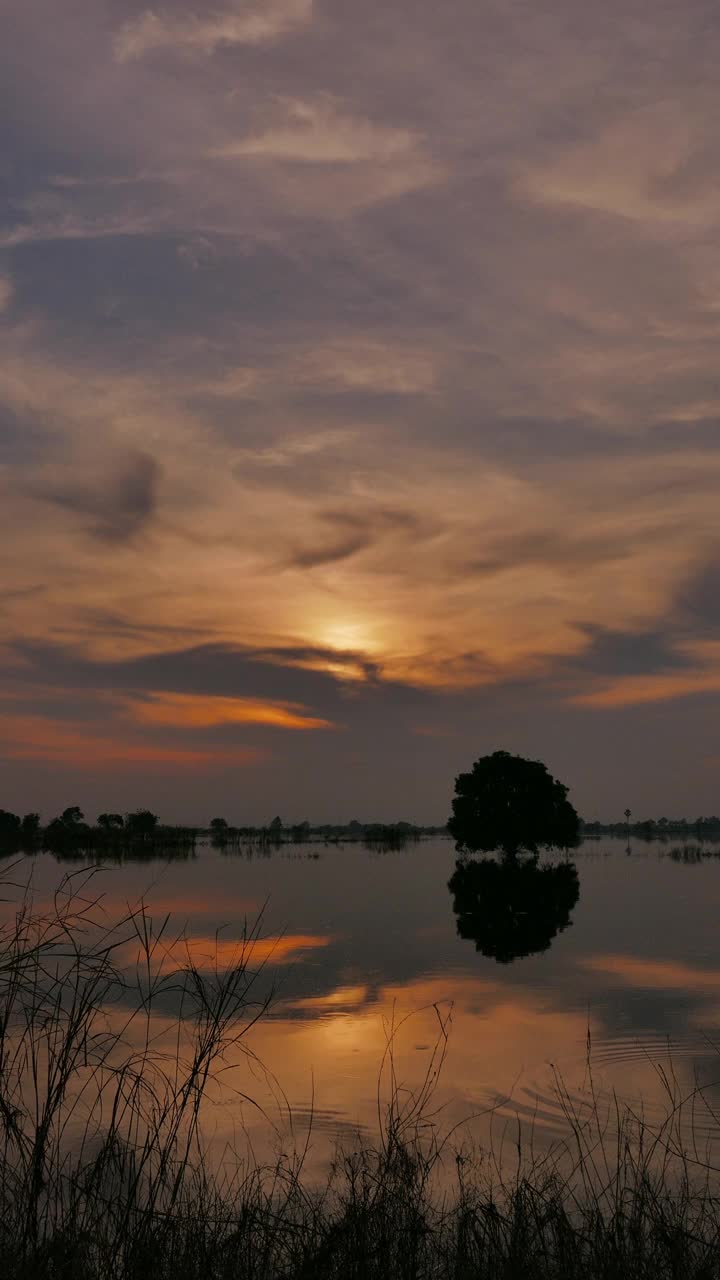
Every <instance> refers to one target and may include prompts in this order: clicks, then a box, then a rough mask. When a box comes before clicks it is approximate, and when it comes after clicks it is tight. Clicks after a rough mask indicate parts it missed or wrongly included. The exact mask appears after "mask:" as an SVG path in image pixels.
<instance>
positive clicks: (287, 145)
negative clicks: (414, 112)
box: [211, 99, 417, 165]
mask: <svg viewBox="0 0 720 1280" xmlns="http://www.w3.org/2000/svg"><path fill="white" fill-rule="evenodd" d="M276 114H278V113H277V109H276ZM416 145H417V143H416V138H415V135H414V134H413V133H412V132H411V131H410V130H408V129H396V128H392V127H389V126H388V125H383V124H375V123H373V122H372V121H370V120H363V119H357V118H353V117H351V116H348V115H344V114H343V112H342V110H341V109H340V108H339V107H338V105H337V104H336V103H334V102H332V101H330V100H327V99H326V100H320V101H317V102H312V101H307V102H303V101H295V102H293V101H290V102H286V103H284V104H283V108H282V113H281V115H280V118H279V120H277V121H276V122H275V123H274V124H272V125H271V126H270V127H269V128H267V129H265V130H263V131H262V132H260V133H256V134H250V135H248V136H246V137H244V138H238V139H236V140H232V141H229V142H225V143H223V144H222V145H221V146H219V147H215V148H214V149H213V150H212V152H211V155H213V156H215V157H218V158H223V159H232V158H234V157H256V158H258V159H267V160H290V161H295V162H296V163H301V164H320V165H334V164H341V165H342V164H357V163H359V162H362V161H368V160H395V159H396V158H397V157H398V156H403V155H406V154H407V153H408V152H409V151H411V150H413V149H414V148H415V146H416Z"/></svg>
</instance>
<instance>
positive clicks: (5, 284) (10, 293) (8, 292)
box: [0, 275, 15, 313]
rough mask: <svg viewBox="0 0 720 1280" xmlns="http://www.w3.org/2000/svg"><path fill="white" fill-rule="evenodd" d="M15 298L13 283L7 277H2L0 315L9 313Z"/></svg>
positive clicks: (0, 277)
mask: <svg viewBox="0 0 720 1280" xmlns="http://www.w3.org/2000/svg"><path fill="white" fill-rule="evenodd" d="M14 296H15V289H14V287H13V283H12V281H11V280H9V279H8V277H7V276H2V275H0V313H2V312H3V311H8V310H9V308H10V305H11V303H12V300H13V297H14Z"/></svg>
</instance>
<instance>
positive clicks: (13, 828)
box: [0, 809, 20, 844]
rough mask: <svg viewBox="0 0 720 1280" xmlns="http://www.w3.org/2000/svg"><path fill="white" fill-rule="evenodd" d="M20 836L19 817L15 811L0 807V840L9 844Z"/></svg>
mask: <svg viewBox="0 0 720 1280" xmlns="http://www.w3.org/2000/svg"><path fill="white" fill-rule="evenodd" d="M19 836H20V819H19V817H18V815H17V814H16V813H10V812H9V811H8V810H7V809H0V842H3V843H4V844H10V843H12V842H13V841H14V840H17V839H18V838H19Z"/></svg>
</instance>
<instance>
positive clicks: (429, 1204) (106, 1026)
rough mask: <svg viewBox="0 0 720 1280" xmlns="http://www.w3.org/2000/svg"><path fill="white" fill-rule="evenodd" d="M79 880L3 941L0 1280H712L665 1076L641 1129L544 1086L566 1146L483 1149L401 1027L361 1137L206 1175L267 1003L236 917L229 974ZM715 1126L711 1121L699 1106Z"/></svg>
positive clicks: (714, 1244)
mask: <svg viewBox="0 0 720 1280" xmlns="http://www.w3.org/2000/svg"><path fill="white" fill-rule="evenodd" d="M94 884H95V881H94V879H93V877H92V876H88V875H87V873H84V874H83V875H76V876H71V877H69V878H67V879H66V880H65V881H64V882H63V884H62V885H61V887H60V889H59V890H58V893H57V894H56V895H55V898H54V900H53V901H52V902H51V903H49V904H44V905H43V906H41V907H40V908H34V907H33V906H32V903H31V902H30V901H29V900H28V899H27V898H26V899H25V900H24V901H21V903H20V905H19V907H18V908H17V909H16V910H15V911H13V913H12V915H11V916H10V917H9V918H8V922H7V924H6V925H5V927H4V929H3V931H2V936H1V937H0V1276H3V1277H8V1280H11V1278H13V1277H23V1278H27V1280H30V1278H31V1277H32V1278H33V1280H35V1278H37V1280H45V1278H46V1277H47V1280H50V1277H53V1278H57V1280H60V1278H62V1280H145V1277H157V1280H166V1278H167V1280H231V1278H232V1280H235V1278H238V1280H240V1278H242V1280H389V1278H395V1277H397V1278H398V1280H426V1278H427V1280H430V1278H431V1277H433V1278H435V1277H437V1278H438V1280H441V1278H442V1280H471V1278H472V1280H510V1278H511V1277H512V1278H514V1277H523V1278H527V1280H545V1278H547V1280H551V1278H552V1280H560V1278H563V1280H575V1278H576V1277H577V1278H580V1277H582V1278H583V1280H595V1278H596V1277H597V1278H598V1280H600V1278H602V1280H611V1278H615V1277H618V1280H619V1278H620V1277H622V1278H623V1280H624V1278H625V1277H627V1278H628V1280H636V1278H637V1280H639V1278H641V1277H642V1278H643V1280H644V1278H645V1277H647V1278H648V1280H650V1278H651V1277H652V1280H665V1278H666V1277H667V1280H686V1278H687V1280H711V1278H714V1277H716V1276H720V1205H719V1201H718V1195H717V1185H716V1176H717V1170H716V1169H715V1168H714V1167H713V1164H712V1161H711V1159H710V1158H709V1155H708V1152H707V1151H705V1150H704V1149H703V1148H701V1146H700V1143H699V1140H698V1141H697V1142H695V1141H693V1140H692V1137H691V1141H690V1143H689V1146H688V1144H687V1143H686V1142H685V1141H684V1140H683V1135H684V1134H686V1133H687V1132H688V1131H689V1132H690V1133H691V1135H692V1132H693V1130H692V1126H690V1129H689V1130H688V1127H687V1125H686V1123H685V1115H684V1112H685V1110H686V1109H687V1108H690V1111H691V1115H694V1114H695V1113H696V1111H697V1109H698V1108H701V1107H704V1106H709V1102H708V1099H707V1096H706V1095H704V1094H702V1092H700V1091H697V1090H692V1091H691V1092H690V1094H689V1096H687V1097H685V1096H684V1095H683V1094H682V1091H681V1089H680V1086H679V1083H678V1081H677V1080H675V1079H673V1077H672V1076H671V1075H669V1074H666V1075H665V1076H664V1081H665V1086H666V1090H667V1100H668V1106H667V1115H666V1119H665V1121H664V1123H662V1124H660V1125H656V1126H650V1125H649V1124H648V1123H646V1122H645V1121H644V1119H643V1117H642V1115H635V1114H633V1113H632V1111H630V1110H629V1109H628V1108H623V1107H622V1106H621V1105H620V1104H619V1103H616V1102H615V1101H614V1100H613V1101H611V1103H610V1104H607V1105H605V1106H603V1105H602V1103H601V1101H600V1097H599V1095H598V1093H597V1092H596V1091H595V1090H594V1088H593V1087H592V1079H591V1082H590V1088H589V1090H588V1093H587V1101H586V1102H585V1103H584V1104H583V1105H582V1106H581V1107H580V1106H578V1104H577V1103H576V1102H575V1101H574V1099H573V1098H572V1097H571V1095H570V1094H569V1093H568V1091H566V1090H565V1089H564V1087H563V1085H562V1082H561V1081H558V1082H557V1091H558V1096H559V1099H560V1101H561V1103H562V1105H563V1106H564V1108H565V1113H566V1120H567V1132H568V1138H567V1139H566V1140H565V1141H564V1142H563V1143H560V1144H557V1145H556V1146H555V1147H554V1148H553V1149H552V1150H550V1151H547V1150H534V1149H533V1145H532V1142H531V1141H530V1144H529V1146H524V1145H523V1140H522V1137H521V1136H518V1137H517V1140H516V1141H514V1144H513V1145H511V1144H509V1143H508V1141H507V1140H506V1141H504V1142H503V1141H499V1142H498V1143H497V1144H496V1145H493V1144H492V1143H491V1144H490V1146H489V1147H487V1148H486V1149H483V1150H474V1149H472V1148H470V1147H468V1146H465V1147H463V1146H462V1145H459V1143H460V1138H461V1131H460V1130H455V1131H454V1132H449V1133H448V1132H446V1133H444V1134H443V1133H442V1128H441V1125H442V1117H441V1116H440V1115H439V1114H438V1113H437V1111H436V1109H435V1102H434V1099H435V1087H436V1084H437V1079H438V1076H439V1073H440V1071H441V1069H442V1065H443V1060H444V1056H445V1051H446V1046H447V1036H448V1032H449V1024H448V1021H447V1019H446V1018H444V1017H442V1016H441V1015H440V1013H438V1037H437V1042H436V1044H435V1049H434V1052H433V1054H432V1056H431V1061H430V1064H429V1066H428V1069H427V1074H426V1076H425V1079H424V1080H423V1082H422V1083H421V1085H420V1086H419V1088H416V1089H415V1090H414V1091H407V1090H405V1089H404V1088H403V1086H402V1082H401V1080H400V1078H399V1076H398V1073H397V1070H396V1064H395V1058H394V1053H393V1035H392V1033H391V1034H390V1037H389V1042H388V1051H387V1055H386V1059H385V1062H384V1063H383V1066H382V1073H381V1079H382V1080H384V1081H385V1084H386V1086H387V1098H386V1101H385V1102H383V1101H382V1097H383V1096H384V1095H383V1093H382V1091H381V1092H380V1093H379V1098H378V1132H377V1139H376V1141H375V1142H374V1143H368V1142H363V1141H360V1140H358V1141H357V1143H355V1144H351V1145H350V1146H349V1147H345V1148H343V1149H340V1148H339V1149H338V1150H337V1151H336V1153H335V1156H334V1159H333V1160H332V1162H331V1163H330V1165H329V1167H328V1169H327V1175H326V1177H325V1179H324V1181H323V1182H322V1183H318V1182H317V1180H312V1179H311V1178H310V1177H309V1175H308V1173H307V1168H306V1155H307V1147H306V1148H305V1149H304V1150H299V1151H292V1152H289V1153H288V1154H285V1155H281V1156H279V1157H278V1158H277V1159H276V1160H274V1161H273V1162H272V1163H271V1164H262V1163H261V1162H259V1161H253V1160H248V1159H240V1158H238V1159H237V1160H235V1161H234V1162H233V1163H232V1164H230V1165H228V1162H227V1161H225V1162H223V1164H222V1166H221V1168H220V1169H218V1167H217V1166H216V1165H215V1164H214V1163H213V1162H212V1161H211V1160H210V1159H209V1157H208V1153H207V1151H206V1149H205V1147H204V1145H203V1138H202V1129H203V1126H202V1112H203V1099H204V1098H205V1097H206V1096H207V1095H208V1092H209V1091H210V1092H211V1091H212V1090H213V1089H214V1088H215V1087H216V1085H217V1081H218V1079H221V1078H222V1073H223V1070H224V1067H225V1064H226V1063H227V1062H228V1061H229V1059H230V1058H231V1057H233V1058H234V1057H235V1056H236V1054H237V1050H238V1048H240V1049H241V1050H243V1051H244V1052H245V1053H247V1054H248V1055H250V1056H252V1050H251V1045H250V1042H249V1040H248V1034H249V1032H250V1031H251V1028H252V1026H253V1023H254V1022H255V1021H256V1020H257V1018H259V1017H261V1016H262V1015H263V1012H264V1010H265V1009H266V1007H267V999H266V998H265V997H264V996H263V995H262V994H261V993H260V988H259V986H258V970H259V966H255V965H254V964H253V942H254V940H255V938H256V937H257V931H258V929H259V922H258V923H256V924H255V925H254V926H252V927H249V928H248V930H247V931H246V935H245V937H244V939H243V942H242V943H241V944H240V945H239V947H238V952H237V955H236V958H235V962H234V963H233V964H232V965H231V966H230V967H229V968H223V969H220V968H219V967H216V968H214V969H212V968H211V969H210V970H208V969H207V968H203V969H202V970H201V969H200V968H199V967H198V965H197V963H195V962H194V961H193V958H192V954H191V952H190V951H188V952H187V955H186V957H185V959H184V961H183V962H182V963H179V962H178V960H177V957H178V953H179V950H181V949H182V938H181V937H177V936H175V935H173V934H172V933H171V931H170V921H169V920H167V919H164V920H162V921H160V922H157V923H155V922H153V920H152V918H151V916H150V914H149V912H148V911H147V910H146V909H145V907H144V906H143V905H142V904H141V905H140V906H139V907H137V908H136V909H132V910H128V911H127V912H126V913H125V914H124V915H122V916H121V918H120V919H119V920H111V919H110V918H109V917H108V914H107V912H106V911H105V909H104V906H103V900H102V898H101V896H100V895H99V894H97V893H96V892H95V891H94ZM710 1119H711V1120H712V1121H714V1116H712V1115H711V1114H710Z"/></svg>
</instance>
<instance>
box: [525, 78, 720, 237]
mask: <svg viewBox="0 0 720 1280" xmlns="http://www.w3.org/2000/svg"><path fill="white" fill-rule="evenodd" d="M693 98H696V99H697V98H699V101H697V100H696V101H693ZM708 109H710V110H712V108H711V107H710V104H709V102H708V101H707V98H706V96H705V95H703V94H702V92H701V93H700V94H697V95H695V94H691V95H690V96H689V97H685V98H683V99H680V100H677V99H676V100H672V98H670V99H665V100H664V101H662V102H660V103H653V104H652V105H647V104H646V105H643V106H642V107H640V108H639V109H637V110H635V111H628V112H625V113H622V114H621V115H619V117H618V118H617V119H616V120H614V121H613V122H612V123H610V124H608V125H606V126H605V127H604V128H603V129H601V130H600V132H599V133H598V134H597V135H596V136H595V137H594V138H591V139H590V140H588V141H586V142H582V143H578V144H574V145H572V146H569V147H568V146H566V147H560V148H558V149H557V151H556V153H555V154H554V155H552V154H551V155H550V156H549V157H548V159H547V160H546V161H545V163H542V164H540V165H537V164H536V165H535V166H534V167H532V168H531V169H530V170H529V172H528V173H527V174H526V175H525V176H524V177H523V178H522V179H521V180H520V183H519V186H520V188H521V189H524V190H526V191H527V192H528V193H529V194H530V195H531V196H532V197H534V198H536V199H538V200H540V201H542V202H546V203H551V204H560V205H563V204H566V205H571V206H572V205H574V206H578V207H582V208H586V209H591V210H595V211H597V212H599V213H609V214H614V215H617V216H619V217H623V218H630V219H632V220H633V221H637V222H640V223H647V222H650V223H659V224H684V225H686V226H687V225H688V224H690V225H691V226H697V227H699V228H702V227H705V226H711V225H713V224H714V223H715V222H716V221H717V219H718V217H719V216H720V198H719V197H718V194H717V189H716V187H715V184H714V183H711V182H708V181H707V174H708V171H709V170H712V169H713V168H714V167H715V166H716V165H717V160H718V156H717V152H716V148H715V140H714V138H713V137H712V134H711V133H710V132H709V131H708V130H707V122H708V119H709V118H710V117H708V116H707V111H708Z"/></svg>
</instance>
